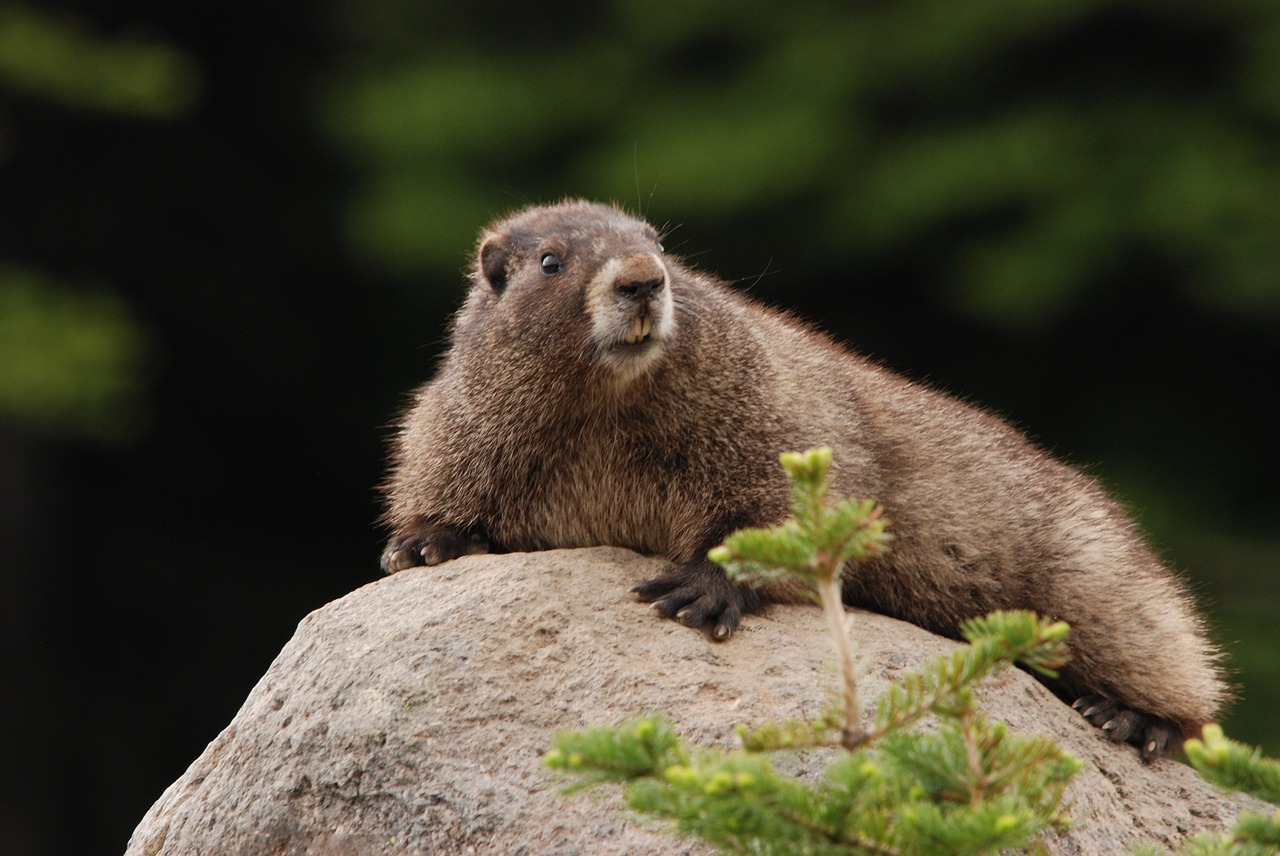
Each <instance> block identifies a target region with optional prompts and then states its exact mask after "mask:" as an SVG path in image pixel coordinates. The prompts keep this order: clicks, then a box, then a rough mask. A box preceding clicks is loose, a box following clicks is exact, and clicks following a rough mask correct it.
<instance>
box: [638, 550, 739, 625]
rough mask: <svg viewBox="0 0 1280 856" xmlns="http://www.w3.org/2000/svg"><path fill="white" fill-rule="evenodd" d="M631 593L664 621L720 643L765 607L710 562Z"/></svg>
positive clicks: (684, 568) (657, 579) (685, 568)
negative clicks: (698, 630)
mask: <svg viewBox="0 0 1280 856" xmlns="http://www.w3.org/2000/svg"><path fill="white" fill-rule="evenodd" d="M631 590H632V591H633V592H635V593H636V594H637V595H638V596H639V598H640V600H641V601H643V602H644V603H652V604H653V608H654V609H655V610H656V611H657V612H658V614H659V615H661V616H662V617H663V618H674V619H675V620H676V621H679V622H680V623H681V624H684V625H686V626H688V627H701V628H704V629H705V630H706V631H707V632H708V633H710V635H711V638H712V639H714V640H716V641H717V642H719V641H722V640H725V639H728V638H729V637H730V636H732V635H733V631H735V630H737V629H738V623H739V622H740V621H741V620H742V616H743V614H744V613H747V612H754V611H756V610H758V609H759V608H760V607H761V605H762V604H763V603H764V599H763V598H762V597H761V596H760V593H759V592H757V591H756V590H755V589H753V588H749V587H747V586H739V585H735V584H733V583H731V582H729V578H728V577H726V576H725V574H724V570H723V569H722V568H721V567H720V566H719V565H717V564H715V563H713V562H711V561H710V560H709V559H702V560H699V561H696V562H689V563H688V564H686V565H681V566H680V567H678V568H676V569H675V570H674V571H672V572H671V573H668V574H663V575H662V576H660V577H655V578H654V579H651V580H648V581H647V582H643V583H641V584H640V585H638V586H636V587H634V588H633V589H631Z"/></svg>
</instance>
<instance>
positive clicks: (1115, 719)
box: [1071, 695, 1182, 761]
mask: <svg viewBox="0 0 1280 856" xmlns="http://www.w3.org/2000/svg"><path fill="white" fill-rule="evenodd" d="M1071 706H1072V707H1073V708H1075V709H1076V710H1078V711H1080V713H1081V715H1083V716H1084V718H1085V719H1087V720H1089V721H1090V722H1091V723H1093V724H1094V725H1096V726H1098V727H1099V728H1101V729H1102V730H1103V731H1105V732H1106V734H1107V736H1108V737H1110V738H1111V739H1112V740H1114V741H1116V742H1117V743H1131V744H1133V745H1134V746H1137V747H1138V749H1139V751H1141V752H1142V758H1143V760H1146V761H1150V760H1151V759H1152V758H1155V757H1158V756H1160V755H1165V754H1167V753H1169V752H1172V751H1175V750H1177V749H1178V747H1179V746H1181V744H1182V733H1181V731H1180V730H1179V728H1178V726H1176V725H1174V724H1173V723H1172V722H1170V721H1169V720H1167V719H1164V718H1162V717H1159V716H1154V715H1152V714H1149V713H1143V712H1141V711H1137V710H1132V709H1130V708H1128V707H1125V706H1124V705H1123V704H1120V703H1119V702H1116V701H1112V700H1111V699H1109V698H1105V697H1103V696H1100V695H1087V696H1081V697H1080V698H1078V699H1076V700H1075V702H1074V703H1072V705H1071Z"/></svg>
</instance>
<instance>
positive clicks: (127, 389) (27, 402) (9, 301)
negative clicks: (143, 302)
mask: <svg viewBox="0 0 1280 856" xmlns="http://www.w3.org/2000/svg"><path fill="white" fill-rule="evenodd" d="M148 351H149V346H148V336H147V335H146V333H145V332H144V331H143V329H142V328H141V327H140V326H139V325H138V324H137V322H136V321H134V319H133V318H132V317H131V316H130V314H129V312H128V310H127V308H126V307H125V305H124V303H123V301H121V300H120V299H119V298H118V297H117V296H115V295H114V294H112V293H111V292H109V291H107V290H104V289H87V290H86V289H81V288H73V287H71V286H69V285H67V284H65V283H62V282H59V281H57V280H55V279H54V278H53V277H51V276H49V275H48V274H47V273H44V272H42V271H38V270H33V269H29V268H20V267H14V266H9V267H4V266H0V419H5V420H9V421H13V422H16V423H18V424H24V425H28V426H31V427H35V428H39V429H41V430H44V431H49V432H52V433H55V434H56V433H70V434H76V435H79V436H83V437H91V438H95V439H99V440H122V439H127V438H129V437H132V436H133V435H135V434H136V432H137V431H138V430H140V429H141V427H142V424H143V420H144V419H145V401H146V389H145V380H144V378H145V375H146V367H147V361H148V357H149V354H148Z"/></svg>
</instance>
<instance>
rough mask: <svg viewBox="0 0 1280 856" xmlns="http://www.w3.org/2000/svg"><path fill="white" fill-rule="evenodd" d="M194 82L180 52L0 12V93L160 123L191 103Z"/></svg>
mask: <svg viewBox="0 0 1280 856" xmlns="http://www.w3.org/2000/svg"><path fill="white" fill-rule="evenodd" d="M199 83H200V75H199V71H198V69H197V67H196V65H195V63H194V62H193V61H192V60H191V59H190V58H189V57H188V56H187V55H186V54H184V53H182V52H181V51H178V50H175V49H173V48H172V47H169V46H168V45H165V44H163V43H161V42H158V41H156V40H155V39H153V38H146V37H132V38H124V39H104V38H101V37H99V36H97V35H95V34H93V33H91V32H89V31H88V28H87V27H85V26H84V25H82V24H81V23H79V22H78V21H76V20H74V19H71V18H63V17H58V16H54V15H50V14H48V13H46V12H41V11H37V10H36V9H34V8H32V7H29V6H25V5H21V4H14V3H5V4H0V85H3V86H5V87H9V88H12V89H15V90H19V91H23V92H27V93H30V94H33V95H36V96H38V97H41V98H48V99H51V100H53V101H57V102H59V103H61V104H63V105H65V106H68V107H73V108H85V107H88V108H92V109H95V110H103V111H107V112H112V113H123V114H129V115H136V116H152V117H168V116H174V115H177V114H180V113H182V112H183V111H184V110H186V109H188V108H190V107H191V105H192V104H193V103H194V101H195V99H196V96H197V92H198V89H199Z"/></svg>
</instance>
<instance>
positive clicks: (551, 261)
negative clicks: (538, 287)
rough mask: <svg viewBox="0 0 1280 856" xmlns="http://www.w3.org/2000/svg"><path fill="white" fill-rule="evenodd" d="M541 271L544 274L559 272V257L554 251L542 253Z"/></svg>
mask: <svg viewBox="0 0 1280 856" xmlns="http://www.w3.org/2000/svg"><path fill="white" fill-rule="evenodd" d="M542 272H543V273H545V274H553V273H560V257H559V256H557V255H556V254H555V253H543V254H542Z"/></svg>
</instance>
